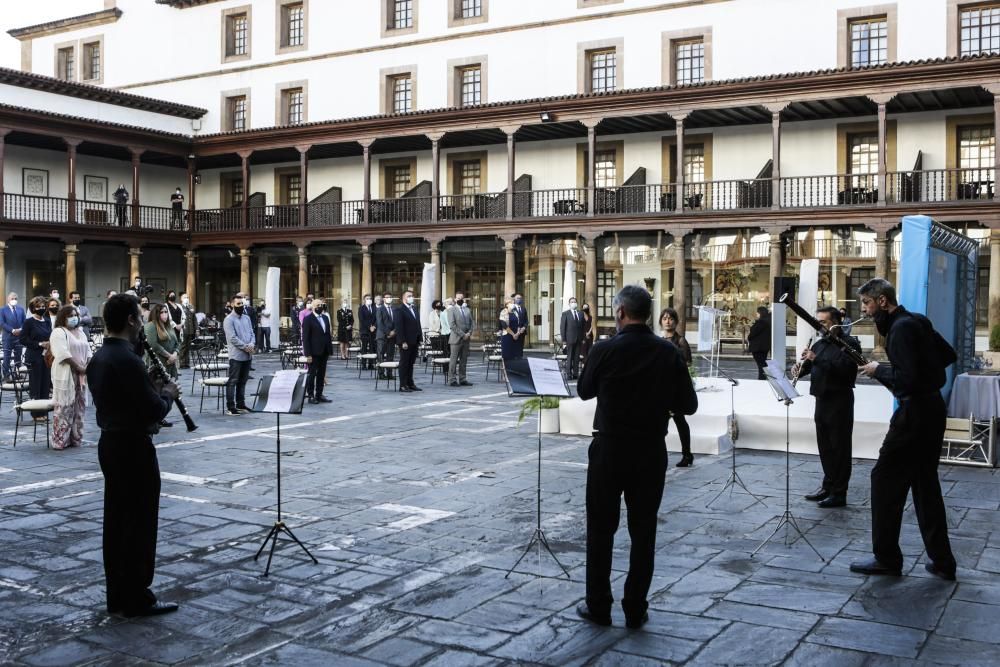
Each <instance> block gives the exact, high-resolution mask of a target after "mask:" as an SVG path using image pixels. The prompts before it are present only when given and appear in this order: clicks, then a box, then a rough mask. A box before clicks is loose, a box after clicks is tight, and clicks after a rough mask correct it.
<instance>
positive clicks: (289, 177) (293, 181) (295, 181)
mask: <svg viewBox="0 0 1000 667" xmlns="http://www.w3.org/2000/svg"><path fill="white" fill-rule="evenodd" d="M281 192H282V194H283V195H284V196H283V197H282V202H281V203H282V204H285V205H286V206H298V205H299V203H300V202H301V200H302V176H301V175H300V174H286V175H285V176H282V177H281Z"/></svg>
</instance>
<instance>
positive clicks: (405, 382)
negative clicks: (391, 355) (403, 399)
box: [399, 344, 417, 387]
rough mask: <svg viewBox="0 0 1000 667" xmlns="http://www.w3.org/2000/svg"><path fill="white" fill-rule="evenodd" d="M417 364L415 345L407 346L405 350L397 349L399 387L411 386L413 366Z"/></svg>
mask: <svg viewBox="0 0 1000 667" xmlns="http://www.w3.org/2000/svg"><path fill="white" fill-rule="evenodd" d="M416 362H417V345H416V344H413V345H408V346H407V349H405V350H404V349H403V348H402V346H400V348H399V386H400V387H412V386H413V366H414V364H416Z"/></svg>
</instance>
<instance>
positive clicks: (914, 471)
mask: <svg viewBox="0 0 1000 667" xmlns="http://www.w3.org/2000/svg"><path fill="white" fill-rule="evenodd" d="M946 416H947V409H946V407H945V404H944V399H942V398H941V396H940V395H939V394H937V393H935V394H934V395H932V396H925V397H922V398H919V399H916V398H915V399H910V400H905V401H901V402H900V406H899V409H898V410H896V412H895V414H893V416H892V419H891V420H890V421H889V432H888V433H887V434H886V436H885V440H884V441H883V442H882V449H880V450H879V455H878V461H877V462H876V463H875V467H874V468H872V495H871V499H872V552H873V553H874V554H875V558H877V559H878V561H879V562H880V563H882V564H883V565H885V566H887V567H893V568H898V567H902V565H903V553H902V551H900V549H899V531H900V527H901V525H902V522H903V508H904V506H905V505H906V495H907V492H909V491H910V490H911V489H912V490H913V509H914V511H915V512H916V514H917V523H918V524H919V525H920V536H921V537H922V538H923V540H924V547H925V548H926V549H927V556H928V557H929V558H930V559H931V560H933V561H934V563H936V564H937V565H938V567H940V568H941V569H943V570H951V571H954V568H955V556H954V555H953V554H952V551H951V542H950V541H949V539H948V519H947V517H946V515H945V508H944V499H943V498H942V497H941V482H940V481H939V480H938V464H939V461H940V456H941V439H942V438H943V437H944V427H945V418H946Z"/></svg>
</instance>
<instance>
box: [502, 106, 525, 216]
mask: <svg viewBox="0 0 1000 667" xmlns="http://www.w3.org/2000/svg"><path fill="white" fill-rule="evenodd" d="M519 129H521V126H520V125H507V126H505V127H501V128H500V131H501V132H503V133H504V134H506V135H507V198H506V199H507V201H506V206H507V212H506V217H507V219H508V220H511V219H512V218H513V217H514V180H515V176H514V174H515V170H514V166H515V163H514V135H515V134H517V131H518V130H519Z"/></svg>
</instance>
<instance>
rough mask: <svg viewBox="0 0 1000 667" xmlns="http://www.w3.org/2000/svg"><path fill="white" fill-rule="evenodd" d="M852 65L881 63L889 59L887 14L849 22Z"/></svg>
mask: <svg viewBox="0 0 1000 667" xmlns="http://www.w3.org/2000/svg"><path fill="white" fill-rule="evenodd" d="M848 33H849V39H850V46H851V67H868V66H869V65H880V64H882V63H885V62H888V60H889V22H888V19H887V18H886V17H885V16H875V17H871V18H865V19H855V20H852V21H850V22H849V23H848Z"/></svg>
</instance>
